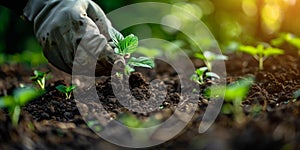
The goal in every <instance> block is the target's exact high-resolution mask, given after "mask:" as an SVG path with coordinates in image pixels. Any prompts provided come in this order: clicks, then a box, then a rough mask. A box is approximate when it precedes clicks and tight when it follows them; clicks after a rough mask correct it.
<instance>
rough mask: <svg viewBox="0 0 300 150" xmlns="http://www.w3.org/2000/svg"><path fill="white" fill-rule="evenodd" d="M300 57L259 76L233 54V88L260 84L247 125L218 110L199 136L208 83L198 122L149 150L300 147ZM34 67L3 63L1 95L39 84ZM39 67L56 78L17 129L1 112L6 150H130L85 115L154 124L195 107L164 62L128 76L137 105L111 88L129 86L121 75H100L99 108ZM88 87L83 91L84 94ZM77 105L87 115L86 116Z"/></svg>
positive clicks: (246, 105) (281, 60)
mask: <svg viewBox="0 0 300 150" xmlns="http://www.w3.org/2000/svg"><path fill="white" fill-rule="evenodd" d="M299 57H300V56H298V55H297V52H296V51H288V52H287V53H286V54H284V55H280V56H276V57H271V58H268V59H267V60H266V61H265V63H264V67H265V68H264V70H262V71H260V70H258V62H257V61H256V60H255V59H253V58H252V57H251V56H249V55H246V54H242V53H240V54H239V53H238V54H230V55H229V60H228V61H226V70H227V78H226V82H227V83H232V82H234V81H237V80H238V79H241V78H244V77H247V76H253V77H255V83H254V84H253V85H252V86H251V89H250V91H249V94H248V96H247V98H246V99H245V100H244V101H243V103H242V104H241V107H242V108H243V110H244V116H243V117H244V121H243V122H242V123H241V122H239V121H237V120H236V119H235V116H234V115H233V114H224V113H220V114H219V115H218V117H217V120H216V121H215V122H214V124H213V126H211V127H210V128H209V130H208V131H207V132H205V133H203V134H199V133H198V127H199V124H200V122H201V120H202V117H203V115H204V112H205V109H206V107H207V104H208V103H209V99H207V98H205V96H203V90H204V89H205V88H206V87H208V86H210V85H211V84H214V82H216V81H211V80H207V81H206V83H205V84H204V85H201V86H200V88H201V90H200V94H199V95H198V98H197V101H193V102H191V103H192V104H196V105H197V110H196V113H195V114H194V115H193V119H192V121H191V122H190V123H189V124H188V125H187V126H186V128H185V129H184V130H183V131H182V132H181V133H180V134H179V135H178V136H176V137H175V138H173V139H171V140H169V141H167V142H165V143H163V144H160V145H157V146H154V147H150V148H148V149H251V150H252V149H288V150H289V149H300V119H299V118H300V101H299V98H298V99H296V98H294V97H293V92H295V91H296V90H298V89H300V59H299ZM194 64H195V66H196V67H200V66H203V63H202V62H201V61H199V60H194ZM34 69H35V68H28V67H25V66H23V65H20V64H18V65H11V64H10V65H2V66H0V96H4V95H7V94H8V95H9V94H11V93H12V91H13V89H15V88H17V87H20V86H21V85H31V84H33V83H32V81H30V79H29V77H30V76H31V75H32V70H34ZM38 69H40V70H42V71H43V70H49V69H50V70H51V71H52V72H51V75H52V78H51V79H49V80H47V87H46V91H47V92H46V93H45V94H44V95H43V96H41V97H39V98H37V99H35V100H33V101H31V102H30V103H28V104H27V105H26V106H24V107H23V108H22V114H21V118H20V122H19V125H18V126H17V127H13V126H12V124H11V121H10V118H9V116H8V112H7V110H6V109H0V133H1V134H0V149H3V150H10V149H38V150H40V149H125V148H124V147H120V146H117V145H114V144H111V143H109V142H107V141H106V140H104V139H102V138H100V137H99V136H98V135H97V134H96V133H95V132H94V130H96V129H97V128H96V127H97V126H98V127H100V129H101V127H103V126H104V125H105V124H106V122H105V121H101V119H100V120H99V121H98V123H99V124H98V125H92V126H91V125H88V123H86V122H85V121H84V119H86V114H84V112H94V115H92V118H88V119H89V120H93V119H95V118H98V119H99V116H97V115H101V116H104V117H106V118H110V119H117V120H122V117H124V114H125V116H126V115H127V116H134V117H136V118H137V119H138V120H140V121H145V120H147V119H148V120H149V118H150V116H154V118H155V119H156V121H163V120H166V119H168V117H170V116H171V115H172V114H173V112H174V110H175V109H177V108H178V107H180V108H184V109H185V110H188V109H189V108H190V107H189V105H190V103H184V104H185V105H182V104H180V102H181V101H183V100H185V99H189V97H187V96H185V95H180V91H181V89H180V85H181V84H180V81H179V78H178V76H177V74H176V72H175V71H174V69H173V68H172V67H170V66H169V65H167V64H165V63H163V62H160V61H156V69H155V70H149V69H140V68H137V72H135V73H133V74H132V75H131V76H130V77H129V86H130V90H131V92H132V95H133V96H134V97H135V98H136V99H137V101H131V96H130V95H128V94H127V95H126V93H125V94H124V93H120V95H121V96H122V99H124V100H125V101H122V102H120V101H118V99H117V98H116V96H115V95H114V93H113V88H116V89H118V90H120V89H122V88H124V87H123V84H122V83H121V82H120V83H115V82H112V81H113V79H114V80H117V81H118V80H120V81H122V79H117V78H119V77H116V76H113V77H99V78H97V79H96V90H97V94H98V97H99V102H100V103H97V102H96V101H86V102H85V103H82V101H80V100H79V99H76V98H74V97H73V96H72V97H71V99H66V98H65V95H64V94H62V93H60V92H59V91H57V90H56V88H55V86H57V85H59V84H66V85H68V84H70V76H68V75H66V74H64V73H61V72H58V71H56V70H55V69H53V68H52V67H51V66H42V67H40V68H38ZM154 72H156V74H155V73H154ZM123 79H124V80H125V78H123ZM154 79H159V80H160V81H158V82H156V83H155V84H154V85H153V86H154V87H156V88H157V89H159V90H158V91H154V92H153V91H151V90H150V83H149V82H150V81H151V80H154ZM162 83H164V85H166V86H165V87H164V86H162V85H163V84H162ZM89 89H90V88H89V87H85V88H84V89H81V90H87V91H88V90H89ZM165 89H166V90H165ZM120 91H121V90H120ZM87 93H88V92H87ZM165 95H166V96H165ZM164 96H165V98H164ZM150 97H154V99H155V100H160V99H162V98H161V97H163V100H162V102H159V101H151V103H150V102H149V98H150ZM87 99H88V94H87ZM81 104H82V105H81ZM101 105H102V106H103V108H102V107H100V106H101ZM129 105H130V106H134V108H133V111H132V110H129V109H127V107H126V106H129ZM153 106H158V107H153ZM79 107H80V110H85V111H81V112H80V111H79V109H78V108H79ZM255 108H260V109H258V110H257V109H255ZM142 110H149V113H141V111H142ZM103 112H107V113H103ZM89 117H90V116H89ZM92 129H94V130H92ZM115 132H117V131H115ZM158 138H159V137H158Z"/></svg>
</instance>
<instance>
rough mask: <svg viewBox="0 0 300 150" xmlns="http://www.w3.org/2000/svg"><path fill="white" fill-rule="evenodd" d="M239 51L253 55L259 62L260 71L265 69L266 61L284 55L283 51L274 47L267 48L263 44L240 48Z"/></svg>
mask: <svg viewBox="0 0 300 150" xmlns="http://www.w3.org/2000/svg"><path fill="white" fill-rule="evenodd" d="M239 51H241V52H244V53H247V54H250V55H252V56H253V57H254V58H255V59H256V60H257V61H258V62H259V70H263V69H264V61H265V60H266V59H267V58H268V57H270V56H275V55H281V54H283V53H284V51H283V50H281V49H278V48H273V47H270V46H269V47H265V46H264V45H263V44H259V45H257V47H253V46H244V45H243V46H240V48H239Z"/></svg>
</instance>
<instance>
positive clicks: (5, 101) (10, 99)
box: [0, 87, 41, 127]
mask: <svg viewBox="0 0 300 150" xmlns="http://www.w3.org/2000/svg"><path fill="white" fill-rule="evenodd" d="M40 94H41V92H40V91H39V90H37V89H35V88H31V87H27V88H19V89H15V90H14V92H13V95H9V96H4V97H1V98H0V108H7V109H8V112H9V116H10V118H11V121H12V124H13V126H15V127H16V126H17V125H18V122H19V118H20V113H21V107H22V106H24V105H26V104H27V103H28V102H30V101H31V100H33V99H35V98H37V97H38V96H39V95H40Z"/></svg>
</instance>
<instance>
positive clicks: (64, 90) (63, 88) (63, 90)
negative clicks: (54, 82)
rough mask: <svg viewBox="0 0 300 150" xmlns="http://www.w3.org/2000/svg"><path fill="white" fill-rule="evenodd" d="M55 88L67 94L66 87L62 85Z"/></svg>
mask: <svg viewBox="0 0 300 150" xmlns="http://www.w3.org/2000/svg"><path fill="white" fill-rule="evenodd" d="M55 88H56V89H57V90H58V91H60V92H62V93H67V87H66V86H64V85H62V84H60V85H58V86H56V87H55Z"/></svg>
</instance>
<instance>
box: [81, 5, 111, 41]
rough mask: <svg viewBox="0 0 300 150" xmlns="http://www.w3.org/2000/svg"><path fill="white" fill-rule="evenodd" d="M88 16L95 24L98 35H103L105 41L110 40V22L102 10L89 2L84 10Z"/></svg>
mask: <svg viewBox="0 0 300 150" xmlns="http://www.w3.org/2000/svg"><path fill="white" fill-rule="evenodd" d="M86 12H87V14H88V16H89V17H90V18H91V19H92V20H93V21H94V22H95V24H96V25H97V27H98V29H99V30H100V33H101V34H103V35H104V36H105V37H106V39H107V40H110V39H111V37H110V35H109V29H110V28H112V25H111V22H110V21H109V20H108V18H107V17H106V15H105V13H104V12H103V10H102V9H101V8H100V7H99V6H98V5H97V4H96V3H95V2H93V1H90V3H89V6H88V8H87V10H86Z"/></svg>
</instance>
